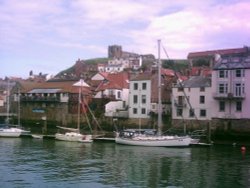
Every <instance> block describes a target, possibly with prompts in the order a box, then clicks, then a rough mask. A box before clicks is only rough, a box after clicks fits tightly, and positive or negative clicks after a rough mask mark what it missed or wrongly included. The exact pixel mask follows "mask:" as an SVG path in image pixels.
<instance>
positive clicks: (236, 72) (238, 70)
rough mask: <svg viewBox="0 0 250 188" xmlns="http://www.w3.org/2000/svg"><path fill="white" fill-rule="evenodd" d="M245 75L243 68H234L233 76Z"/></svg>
mask: <svg viewBox="0 0 250 188" xmlns="http://www.w3.org/2000/svg"><path fill="white" fill-rule="evenodd" d="M244 76H245V70H244V69H237V70H235V77H237V78H241V77H244Z"/></svg>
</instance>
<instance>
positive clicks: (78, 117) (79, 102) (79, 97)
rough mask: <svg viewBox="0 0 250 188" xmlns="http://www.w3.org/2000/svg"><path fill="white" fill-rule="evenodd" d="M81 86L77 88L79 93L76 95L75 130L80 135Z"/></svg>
mask: <svg viewBox="0 0 250 188" xmlns="http://www.w3.org/2000/svg"><path fill="white" fill-rule="evenodd" d="M80 105H81V86H80V87H79V93H78V112H77V129H78V133H80V111H81V107H80Z"/></svg>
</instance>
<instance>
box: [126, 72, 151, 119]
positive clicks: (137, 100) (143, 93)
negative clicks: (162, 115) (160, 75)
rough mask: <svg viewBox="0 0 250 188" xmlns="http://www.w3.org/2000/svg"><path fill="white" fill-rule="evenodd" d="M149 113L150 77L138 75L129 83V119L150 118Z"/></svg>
mask: <svg viewBox="0 0 250 188" xmlns="http://www.w3.org/2000/svg"><path fill="white" fill-rule="evenodd" d="M150 111H151V79H150V75H140V76H138V77H137V78H135V79H133V80H130V83H129V118H150V115H149V114H150Z"/></svg>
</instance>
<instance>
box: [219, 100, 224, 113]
mask: <svg viewBox="0 0 250 188" xmlns="http://www.w3.org/2000/svg"><path fill="white" fill-rule="evenodd" d="M219 111H220V112H225V101H220V102H219Z"/></svg>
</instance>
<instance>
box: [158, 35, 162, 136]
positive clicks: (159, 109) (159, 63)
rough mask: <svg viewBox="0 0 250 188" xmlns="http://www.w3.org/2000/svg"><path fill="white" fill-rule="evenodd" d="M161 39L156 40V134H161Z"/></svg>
mask: <svg viewBox="0 0 250 188" xmlns="http://www.w3.org/2000/svg"><path fill="white" fill-rule="evenodd" d="M160 49H161V40H158V124H157V125H158V135H161V134H162V117H161V115H162V104H161V58H160V56H161V51H160Z"/></svg>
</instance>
